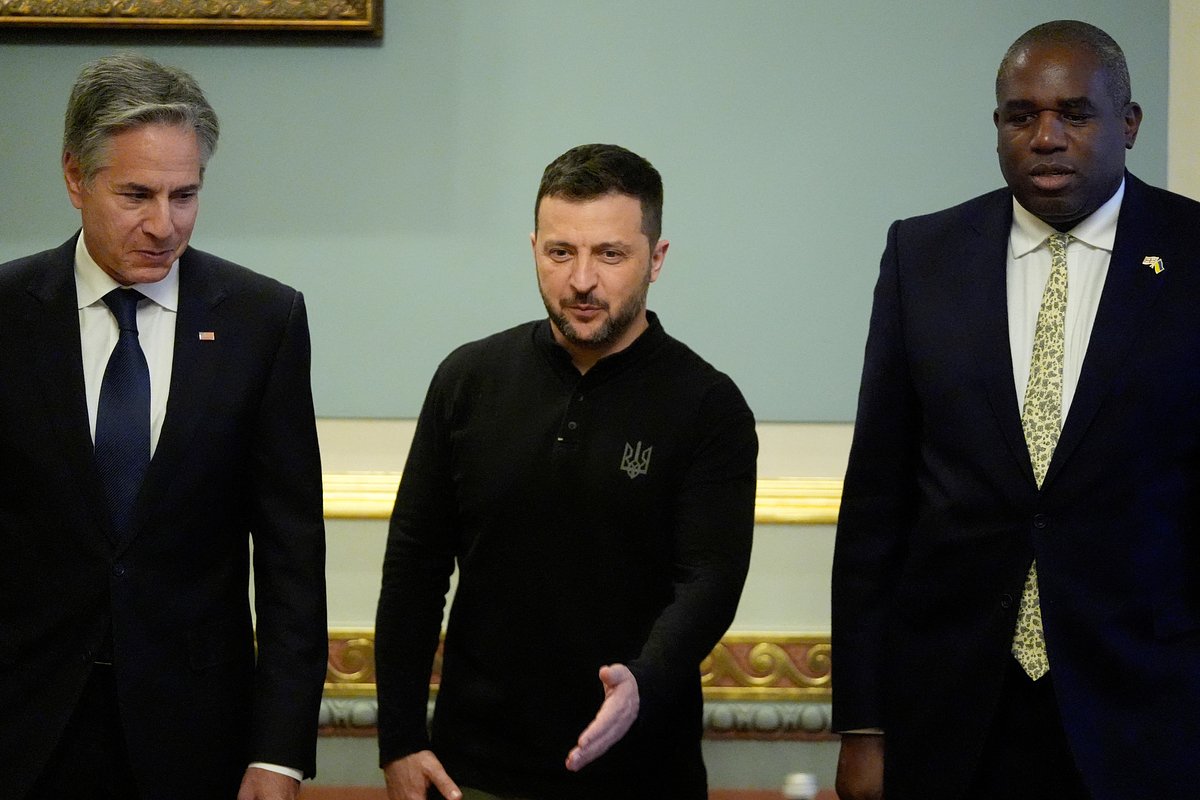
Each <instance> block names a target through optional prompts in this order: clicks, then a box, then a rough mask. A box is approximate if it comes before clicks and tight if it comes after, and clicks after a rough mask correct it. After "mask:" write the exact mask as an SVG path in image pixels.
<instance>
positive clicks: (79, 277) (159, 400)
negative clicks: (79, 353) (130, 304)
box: [75, 233, 179, 456]
mask: <svg viewBox="0 0 1200 800" xmlns="http://www.w3.org/2000/svg"><path fill="white" fill-rule="evenodd" d="M120 285H121V284H119V283H117V282H116V281H115V280H113V278H112V277H111V276H110V275H109V274H108V273H107V272H105V271H104V270H102V269H100V267H99V265H98V264H96V262H95V260H94V259H93V258H92V254H91V253H89V252H88V250H87V247H86V246H85V245H84V242H83V234H82V233H81V234H80V235H79V240H78V241H77V242H76V243H75V297H76V299H77V301H78V304H79V339H80V344H81V345H82V346H83V386H84V391H85V392H86V394H87V408H88V422H89V423H90V426H91V431H92V442H93V443H94V442H95V441H96V409H97V407H98V406H99V405H100V385H101V383H103V381H104V370H105V368H106V367H108V357H109V356H110V355H112V351H113V348H114V347H116V346H117V338H118V337H119V336H120V335H121V332H120V329H119V328H118V327H117V318H116V317H115V316H113V313H112V311H110V310H109V308H108V306H107V305H105V304H104V299H103V298H104V295H106V294H108V293H109V292H111V291H112V290H113V289H116V288H118V287H119V286H120ZM132 288H134V289H137V290H138V291H139V292H141V293H142V294H144V295H146V297H148V298H149V299H150V302H148V303H147V302H141V303H138V310H137V325H138V342H139V343H140V344H141V346H142V352H143V353H145V355H146V365H147V366H148V367H149V368H150V455H151V456H153V455H154V450H155V448H157V447H158V436H159V434H160V433H162V423H163V416H164V415H165V414H166V413H167V392H168V390H169V389H170V387H171V363H172V361H173V359H174V356H175V315H176V312H177V311H178V308H179V262H178V261H176V262H175V263H174V264H172V265H171V271H170V272H168V273H167V276H166V277H165V278H163V279H162V280H161V281H158V282H157V283H138V284H134V286H133V287H132Z"/></svg>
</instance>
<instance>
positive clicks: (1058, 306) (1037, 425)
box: [1012, 233, 1071, 681]
mask: <svg viewBox="0 0 1200 800" xmlns="http://www.w3.org/2000/svg"><path fill="white" fill-rule="evenodd" d="M1070 240H1071V237H1070V236H1068V235H1067V234H1065V233H1056V234H1054V235H1052V236H1051V237H1050V238H1049V239H1047V244H1048V245H1049V246H1050V277H1049V278H1048V279H1047V280H1046V288H1045V290H1044V291H1043V292H1042V305H1041V307H1040V308H1039V309H1038V317H1037V327H1036V328H1035V329H1034V334H1033V358H1032V359H1031V360H1030V364H1029V383H1028V384H1026V386H1025V405H1024V407H1023V409H1022V410H1021V427H1022V428H1023V429H1024V431H1025V444H1026V446H1027V447H1028V448H1029V459H1030V461H1031V462H1032V464H1033V477H1034V479H1036V480H1037V485H1038V488H1039V489H1040V488H1041V487H1042V481H1044V480H1045V479H1046V469H1047V468H1048V467H1049V466H1050V458H1051V457H1052V456H1053V455H1054V447H1055V445H1057V444H1058V434H1059V431H1060V430H1061V429H1062V401H1063V351H1064V348H1065V342H1066V336H1065V329H1066V316H1067V243H1068V242H1069V241H1070ZM1012 654H1013V656H1015V657H1016V659H1017V663H1019V664H1020V665H1021V668H1022V669H1023V670H1025V673H1026V674H1027V675H1029V677H1030V678H1032V679H1033V680H1035V681H1036V680H1037V679H1038V678H1040V677H1042V676H1043V675H1045V674H1046V673H1047V672H1049V671H1050V661H1049V659H1047V657H1046V635H1045V633H1044V632H1043V630H1042V609H1041V605H1040V603H1039V600H1038V582H1037V562H1036V561H1035V562H1034V563H1033V564H1031V565H1030V567H1029V574H1028V576H1026V578H1025V588H1024V589H1023V590H1022V591H1021V605H1020V607H1019V609H1018V611H1017V628H1016V631H1015V632H1014V633H1013V642H1012Z"/></svg>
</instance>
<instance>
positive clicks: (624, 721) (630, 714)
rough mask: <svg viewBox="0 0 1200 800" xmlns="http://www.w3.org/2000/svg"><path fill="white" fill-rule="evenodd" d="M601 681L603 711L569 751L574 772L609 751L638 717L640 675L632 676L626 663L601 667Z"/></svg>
mask: <svg viewBox="0 0 1200 800" xmlns="http://www.w3.org/2000/svg"><path fill="white" fill-rule="evenodd" d="M600 682H601V683H603V684H604V702H603V703H602V704H601V705H600V711H599V712H597V714H596V718H595V719H593V720H592V722H591V724H590V725H588V726H587V728H585V729H584V731H583V733H581V734H580V735H579V741H578V743H577V744H576V745H575V747H574V748H572V750H571V752H570V753H567V769H569V770H571V771H572V772H578V771H579V770H581V769H583V768H584V767H586V766H587V765H588V764H590V763H592V762H593V761H595V760H596V759H597V758H599V757H600V756H602V755H604V754H605V753H607V752H608V750H609V748H610V747H612V746H613V745H614V744H616V743H617V742H619V741H621V737H623V736H624V735H625V734H626V733H628V732H629V728H630V727H631V726H632V725H633V723H634V721H635V720H636V719H637V715H638V708H639V706H640V705H641V698H640V696H639V695H638V685H637V678H635V677H633V673H632V672H630V671H629V667H627V666H625V665H624V664H610V665H609V666H607V667H601V668H600Z"/></svg>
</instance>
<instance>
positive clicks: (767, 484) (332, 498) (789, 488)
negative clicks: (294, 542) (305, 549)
mask: <svg viewBox="0 0 1200 800" xmlns="http://www.w3.org/2000/svg"><path fill="white" fill-rule="evenodd" d="M399 485H400V473H399V472H327V473H325V516H326V518H328V519H387V518H388V517H390V516H391V515H392V503H393V502H395V500H396V487H397V486H399ZM841 502H842V481H841V479H840V478H760V479H759V480H758V488H757V492H756V496H755V501H754V521H755V522H756V523H758V524H759V525H833V524H834V523H836V522H837V514H838V506H839V505H840V504H841Z"/></svg>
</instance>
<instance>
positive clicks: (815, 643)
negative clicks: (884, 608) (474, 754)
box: [325, 628, 831, 702]
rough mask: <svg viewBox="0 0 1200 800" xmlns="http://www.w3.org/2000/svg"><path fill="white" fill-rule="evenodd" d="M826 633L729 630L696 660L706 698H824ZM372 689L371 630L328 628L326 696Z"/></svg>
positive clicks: (437, 668) (436, 675) (434, 681)
mask: <svg viewBox="0 0 1200 800" xmlns="http://www.w3.org/2000/svg"><path fill="white" fill-rule="evenodd" d="M441 666H442V654H441V648H440V647H439V648H438V652H437V655H436V657H435V659H434V665H433V675H432V677H431V679H430V688H431V690H432V691H433V692H436V691H437V685H438V683H439V681H440V678H441V671H442V670H441ZM830 669H831V663H830V646H829V634H827V633H730V634H727V635H726V636H724V637H723V638H722V639H721V642H720V643H719V644H718V645H717V646H716V648H714V649H713V651H712V653H711V654H710V655H709V656H708V658H706V659H704V661H703V662H702V663H701V665H700V685H701V686H702V687H703V691H704V699H705V700H706V701H714V700H722V701H735V702H779V701H797V700H802V701H808V702H828V701H829V699H830V697H831V691H830V688H831V684H830ZM374 695H375V632H374V631H373V630H372V629H370V628H348V629H334V630H331V631H330V632H329V665H328V669H327V671H326V675H325V696H326V697H331V698H344V697H351V698H353V697H373V696H374Z"/></svg>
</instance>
